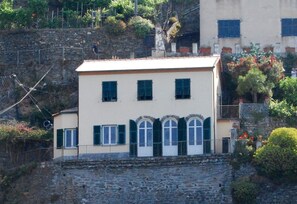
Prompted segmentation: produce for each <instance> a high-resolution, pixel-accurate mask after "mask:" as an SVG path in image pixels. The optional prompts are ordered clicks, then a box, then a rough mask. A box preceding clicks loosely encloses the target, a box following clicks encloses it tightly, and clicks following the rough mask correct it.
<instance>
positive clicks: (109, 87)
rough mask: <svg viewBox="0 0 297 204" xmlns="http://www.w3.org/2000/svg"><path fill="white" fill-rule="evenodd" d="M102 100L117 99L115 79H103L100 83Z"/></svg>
mask: <svg viewBox="0 0 297 204" xmlns="http://www.w3.org/2000/svg"><path fill="white" fill-rule="evenodd" d="M102 101H104V102H106V101H117V82H116V81H104V82H103V83H102Z"/></svg>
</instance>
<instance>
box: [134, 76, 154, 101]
mask: <svg viewBox="0 0 297 204" xmlns="http://www.w3.org/2000/svg"><path fill="white" fill-rule="evenodd" d="M152 84H153V81H152V80H139V81H137V100H139V101H145V100H152V99H153V87H152Z"/></svg>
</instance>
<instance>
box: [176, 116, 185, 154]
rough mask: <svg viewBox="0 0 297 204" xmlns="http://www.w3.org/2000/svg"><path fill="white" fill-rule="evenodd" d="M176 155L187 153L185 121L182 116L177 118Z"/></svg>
mask: <svg viewBox="0 0 297 204" xmlns="http://www.w3.org/2000/svg"><path fill="white" fill-rule="evenodd" d="M177 126H178V146H177V148H178V155H187V123H186V121H185V119H184V118H180V119H179V120H178V125H177Z"/></svg>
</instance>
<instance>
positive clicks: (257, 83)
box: [236, 68, 267, 103]
mask: <svg viewBox="0 0 297 204" xmlns="http://www.w3.org/2000/svg"><path fill="white" fill-rule="evenodd" d="M266 78H267V77H266V76H265V75H264V74H263V73H262V72H261V71H260V70H259V69H257V68H252V69H251V70H249V71H248V73H247V74H246V75H245V76H239V78H238V86H237V89H236V90H237V92H238V94H239V95H244V94H245V93H248V92H249V93H250V94H251V95H252V97H253V102H254V103H257V98H258V97H257V94H258V93H265V92H266V91H267V87H266V84H265V82H266Z"/></svg>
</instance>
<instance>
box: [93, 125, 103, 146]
mask: <svg viewBox="0 0 297 204" xmlns="http://www.w3.org/2000/svg"><path fill="white" fill-rule="evenodd" d="M100 130H101V127H100V125H95V126H94V127H93V137H94V145H100V144H101V138H100Z"/></svg>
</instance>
